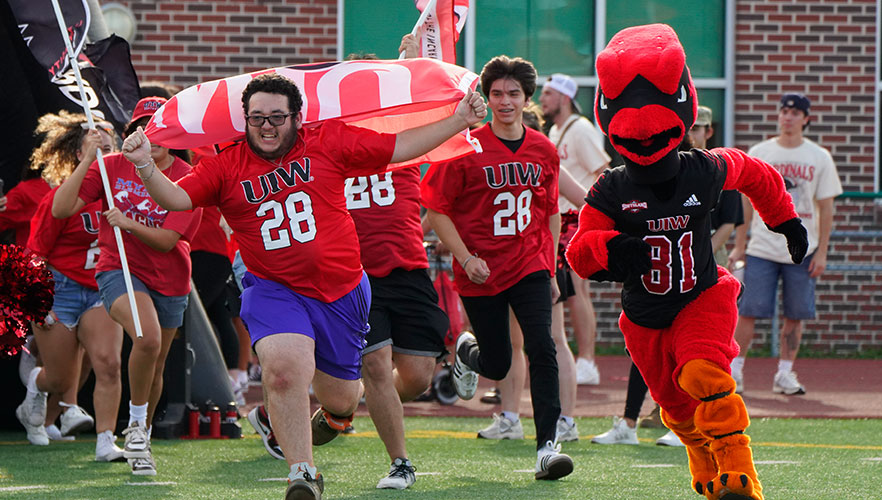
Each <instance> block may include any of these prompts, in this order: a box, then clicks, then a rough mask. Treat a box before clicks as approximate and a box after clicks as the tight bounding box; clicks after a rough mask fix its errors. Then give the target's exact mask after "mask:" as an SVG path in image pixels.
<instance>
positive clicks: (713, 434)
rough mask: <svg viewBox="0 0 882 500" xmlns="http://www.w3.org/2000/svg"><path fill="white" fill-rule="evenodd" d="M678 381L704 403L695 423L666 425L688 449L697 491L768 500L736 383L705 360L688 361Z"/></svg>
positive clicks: (728, 498)
mask: <svg viewBox="0 0 882 500" xmlns="http://www.w3.org/2000/svg"><path fill="white" fill-rule="evenodd" d="M677 381H678V382H679V384H680V387H681V388H682V389H683V390H684V391H686V393H688V394H689V395H690V396H692V397H693V398H695V399H697V400H699V401H701V403H699V404H698V407H697V408H696V409H695V415H694V417H693V419H692V421H691V422H690V421H686V422H680V423H678V422H673V421H671V420H670V419H669V418H666V421H665V422H666V423H668V424H669V426H670V428H671V430H673V431H674V432H675V433H676V434H677V435H678V436H680V439H681V440H682V441H683V444H685V445H686V450H687V454H688V456H689V471H690V472H691V473H692V485H693V487H694V488H695V491H697V492H698V493H699V494H704V496H705V497H707V498H708V500H748V499H749V500H763V493H762V490H763V488H762V485H760V482H759V479H758V478H757V474H756V468H755V467H754V466H753V454H752V453H751V451H750V438H749V437H747V436H746V435H745V434H744V430H745V429H746V428H747V426H748V425H750V419H749V418H748V416H747V408H745V406H744V400H742V399H741V396H739V395H737V394H735V381H734V380H733V379H732V377H731V376H730V375H729V374H728V373H726V372H725V371H724V370H723V369H722V368H720V367H719V366H717V365H716V364H714V363H711V362H710V361H706V360H703V359H695V360H692V361H689V362H687V363H686V364H685V365H684V366H683V369H682V370H681V372H680V377H679V378H678V379H677ZM665 417H667V416H666V415H665ZM702 484H704V485H705V486H704V487H702Z"/></svg>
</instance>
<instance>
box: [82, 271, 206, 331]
mask: <svg viewBox="0 0 882 500" xmlns="http://www.w3.org/2000/svg"><path fill="white" fill-rule="evenodd" d="M95 280H96V281H98V290H100V291H101V299H102V300H103V301H104V307H105V308H106V309H107V312H108V313H109V312H110V306H111V305H113V301H115V300H116V299H118V298H119V297H120V296H122V295H125V294H126V281H125V278H124V277H123V272H122V269H114V270H113V271H103V272H100V273H98V274H96V275H95ZM132 289H133V290H134V291H136V292H143V293H146V294H148V295H150V298H151V299H152V300H153V307H155V308H156V316H157V317H158V318H159V326H161V327H162V328H178V327H180V326H181V325H183V324H184V311H185V310H186V309H187V299H188V296H187V295H173V296H168V295H163V294H161V293H159V292H154V291H153V290H150V289H149V288H147V285H145V284H144V282H143V281H141V280H139V279H138V277H137V276H135V275H134V274H133V275H132ZM126 300H128V299H126Z"/></svg>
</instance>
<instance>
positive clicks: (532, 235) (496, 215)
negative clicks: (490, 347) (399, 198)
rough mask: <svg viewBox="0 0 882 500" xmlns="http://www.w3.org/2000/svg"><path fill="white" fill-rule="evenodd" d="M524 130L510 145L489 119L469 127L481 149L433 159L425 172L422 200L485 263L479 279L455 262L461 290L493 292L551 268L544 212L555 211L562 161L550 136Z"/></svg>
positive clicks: (552, 255)
mask: <svg viewBox="0 0 882 500" xmlns="http://www.w3.org/2000/svg"><path fill="white" fill-rule="evenodd" d="M525 130H526V132H525V136H524V142H523V143H522V144H521V146H520V148H518V150H517V151H516V152H514V153H512V152H511V150H510V149H508V147H506V146H505V144H503V143H502V141H500V140H499V138H497V137H496V135H495V134H494V133H493V131H492V130H491V128H490V124H489V123H488V124H486V125H484V126H483V127H481V128H479V129H477V130H474V131H473V132H472V136H473V137H475V138H477V139H478V140H480V141H481V145H482V146H483V148H484V152H483V153H479V154H474V155H469V156H466V157H464V158H461V159H458V160H453V161H451V162H448V163H442V164H437V165H432V166H431V167H430V168H429V171H428V172H427V173H426V176H425V178H423V182H422V186H421V194H422V200H423V205H425V206H426V207H427V208H430V209H432V210H434V211H436V212H438V213H441V214H444V215H447V216H448V217H450V219H451V220H452V221H453V224H454V225H455V226H456V229H457V231H458V232H459V235H460V237H461V238H462V241H463V242H464V243H465V244H466V247H468V249H469V252H472V253H477V254H478V257H480V258H482V259H484V260H485V261H486V262H487V265H488V267H489V268H490V277H489V278H488V279H487V281H486V282H484V284H482V285H478V284H476V283H473V282H472V281H471V280H470V279H469V277H468V275H467V274H466V272H465V270H463V268H462V266H460V265H459V263H455V264H454V265H453V274H454V278H455V281H456V286H457V289H458V291H459V293H460V294H461V295H465V296H486V295H496V294H498V293H500V292H502V291H503V290H506V289H507V288H509V287H511V286H512V285H514V284H515V283H517V282H518V281H519V280H520V279H521V278H523V277H524V276H526V275H528V274H530V273H533V272H536V271H540V270H543V269H544V270H547V271H549V272H550V273H554V259H555V251H556V249H554V248H552V243H553V239H552V237H551V230H550V228H549V227H548V218H549V217H551V216H552V215H554V214H556V213H558V211H559V210H558V206H557V195H558V185H557V179H558V173H559V171H560V163H559V159H558V156H557V150H556V149H555V147H554V144H552V143H551V141H549V140H548V139H547V138H546V137H545V136H544V135H542V134H540V133H539V132H536V131H535V130H533V129H531V128H525Z"/></svg>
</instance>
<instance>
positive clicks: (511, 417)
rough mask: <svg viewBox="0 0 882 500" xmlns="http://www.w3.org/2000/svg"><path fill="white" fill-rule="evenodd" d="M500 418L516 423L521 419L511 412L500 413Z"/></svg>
mask: <svg viewBox="0 0 882 500" xmlns="http://www.w3.org/2000/svg"><path fill="white" fill-rule="evenodd" d="M502 416H503V417H505V418H507V419H509V420H511V421H512V422H517V421H519V420H520V419H521V417H520V415H518V414H517V413H515V412H513V411H504V412H502Z"/></svg>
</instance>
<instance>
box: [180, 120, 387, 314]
mask: <svg viewBox="0 0 882 500" xmlns="http://www.w3.org/2000/svg"><path fill="white" fill-rule="evenodd" d="M394 150H395V135H394V134H379V133H377V132H374V131H371V130H367V129H364V128H360V127H354V126H351V125H346V124H345V123H343V122H340V121H336V120H329V121H325V122H321V123H319V124H317V125H314V126H310V127H304V128H302V129H301V130H300V131H299V133H298V136H297V141H296V142H295V143H294V146H293V147H292V148H291V151H289V152H288V154H286V155H285V156H284V157H283V158H282V160H281V161H280V162H279V163H275V162H271V161H268V160H265V159H263V158H261V157H259V156H257V154H255V153H254V152H253V151H252V150H251V147H250V146H248V144H246V143H240V144H237V145H235V146H232V147H230V148H228V149H226V150H224V151H223V152H221V154H219V155H217V156H215V157H213V158H206V159H204V160H203V161H202V162H200V163H199V165H198V166H197V167H196V168H195V169H194V170H193V172H192V173H191V174H190V175H188V176H186V177H184V178H183V179H181V180H180V181H178V185H179V186H181V187H182V188H183V189H184V190H185V191H186V192H187V194H188V195H189V196H190V201H191V202H192V203H193V206H206V205H217V206H218V208H220V210H221V213H222V214H223V216H224V218H225V219H226V220H227V223H228V224H229V225H230V227H231V228H232V229H233V232H234V233H235V234H236V241H237V243H238V244H239V251H240V252H241V254H242V260H243V261H244V262H245V266H246V267H247V268H248V271H249V272H251V273H253V274H254V275H255V276H258V277H260V278H263V279H267V280H271V281H275V282H277V283H280V284H283V285H285V286H287V287H289V288H291V289H292V290H294V291H295V292H297V293H299V294H301V295H305V296H307V297H312V298H315V299H318V300H321V301H323V302H333V301H335V300H337V299H339V298H340V297H342V296H344V295H346V294H347V293H349V292H350V291H352V289H353V288H355V287H356V286H357V285H358V283H359V282H360V281H361V277H362V267H361V258H360V254H359V246H358V237H357V236H356V233H355V225H354V224H353V222H352V218H351V217H350V216H349V212H347V211H346V197H345V195H344V186H345V182H346V179H347V178H348V177H352V176H359V175H372V174H377V173H380V172H382V171H384V170H385V169H386V165H388V164H389V162H390V161H391V160H392V153H393V152H394Z"/></svg>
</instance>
